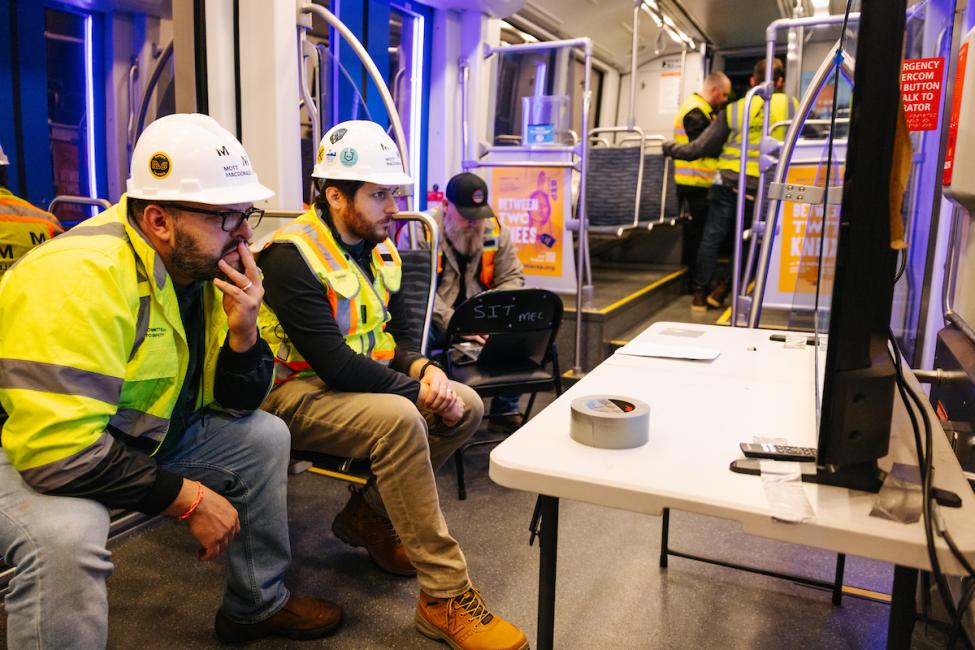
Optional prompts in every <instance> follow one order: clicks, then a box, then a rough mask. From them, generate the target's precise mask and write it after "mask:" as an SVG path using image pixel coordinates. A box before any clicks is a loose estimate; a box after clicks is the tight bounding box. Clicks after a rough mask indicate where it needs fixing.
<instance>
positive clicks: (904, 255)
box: [894, 248, 907, 284]
mask: <svg viewBox="0 0 975 650" xmlns="http://www.w3.org/2000/svg"><path fill="white" fill-rule="evenodd" d="M899 253H900V255H899V257H900V258H901V261H900V265H899V266H900V268H898V269H897V274H896V275H894V284H897V282H898V281H899V280H900V279H901V276H902V275H904V271H905V270H906V269H907V249H906V248H903V249H901V250H900V251H899Z"/></svg>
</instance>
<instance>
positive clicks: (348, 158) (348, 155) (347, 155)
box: [339, 147, 359, 167]
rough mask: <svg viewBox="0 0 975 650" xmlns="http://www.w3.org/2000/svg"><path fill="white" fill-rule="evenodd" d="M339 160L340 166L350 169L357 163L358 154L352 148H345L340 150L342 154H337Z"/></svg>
mask: <svg viewBox="0 0 975 650" xmlns="http://www.w3.org/2000/svg"><path fill="white" fill-rule="evenodd" d="M339 160H341V161H342V164H343V165H345V166H346V167H351V166H352V165H354V164H356V163H357V162H359V153H358V152H357V151H356V150H355V149H353V148H352V147H346V148H345V149H343V150H342V153H340V154H339Z"/></svg>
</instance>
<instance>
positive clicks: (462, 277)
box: [421, 173, 525, 431]
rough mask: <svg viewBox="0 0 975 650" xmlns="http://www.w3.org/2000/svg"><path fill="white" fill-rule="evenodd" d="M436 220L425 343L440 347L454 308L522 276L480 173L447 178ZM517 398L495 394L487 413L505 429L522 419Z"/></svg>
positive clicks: (514, 284)
mask: <svg viewBox="0 0 975 650" xmlns="http://www.w3.org/2000/svg"><path fill="white" fill-rule="evenodd" d="M438 221H439V222H440V223H439V224H438V225H439V226H440V232H441V233H442V237H441V242H440V258H439V259H438V260H437V295H436V297H435V298H434V302H433V318H432V321H433V322H432V323H431V327H430V339H431V341H430V342H431V344H432V345H433V346H435V347H438V348H442V347H443V346H444V345H445V344H446V334H447V325H448V323H450V318H451V317H452V316H453V315H454V309H455V308H456V307H458V306H459V305H460V304H461V303H462V302H464V301H465V300H467V299H468V298H473V297H474V296H476V295H477V294H479V293H482V292H484V291H487V290H489V289H520V288H521V287H523V286H525V276H524V274H523V272H522V271H523V269H522V265H521V261H520V260H519V259H518V249H517V248H516V247H515V245H514V242H513V241H512V240H511V233H510V232H509V231H508V230H507V229H505V228H502V227H501V222H500V221H498V218H497V217H496V216H495V215H494V211H493V210H492V209H491V206H490V205H489V204H488V188H487V184H486V183H485V182H484V181H483V180H482V179H481V177H480V176H477V175H476V174H466V173H465V174H457V175H456V176H454V177H453V178H451V179H450V181H449V182H448V183H447V193H446V196H445V198H444V202H443V218H442V219H438ZM422 245H426V242H425V241H424V242H422V243H421V246H422ZM473 342H474V343H478V344H483V343H484V338H483V337H480V336H477V337H474V341H473ZM518 399H519V396H518V395H499V396H497V397H495V398H494V399H492V400H491V411H490V414H491V415H490V417H491V419H492V421H493V422H494V423H495V424H496V425H498V426H499V427H501V428H503V429H505V430H506V431H513V430H514V429H516V428H518V427H519V426H521V424H522V422H521V419H522V418H521V416H520V415H518Z"/></svg>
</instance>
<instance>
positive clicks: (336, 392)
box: [258, 120, 528, 650]
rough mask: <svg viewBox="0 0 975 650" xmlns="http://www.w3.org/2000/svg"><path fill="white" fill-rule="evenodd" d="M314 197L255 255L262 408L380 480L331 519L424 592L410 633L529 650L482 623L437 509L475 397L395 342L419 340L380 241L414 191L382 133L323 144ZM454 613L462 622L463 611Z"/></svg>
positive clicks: (301, 444)
mask: <svg viewBox="0 0 975 650" xmlns="http://www.w3.org/2000/svg"><path fill="white" fill-rule="evenodd" d="M316 160H317V162H316V164H315V168H314V171H313V172H312V176H313V177H314V179H315V184H316V186H317V189H318V197H317V199H316V200H315V203H314V205H313V206H312V208H311V209H310V210H308V211H307V212H305V213H304V214H302V215H301V216H300V217H298V218H297V219H295V220H294V221H292V222H291V223H289V224H287V225H285V226H283V227H282V228H281V229H280V230H278V231H277V232H276V233H274V235H273V236H272V237H271V239H270V242H269V245H268V246H267V247H266V248H265V249H264V250H263V251H262V252H261V253H260V256H259V259H258V263H259V265H260V267H261V270H262V271H263V273H264V286H265V288H266V294H265V308H264V310H263V311H262V315H261V331H262V333H263V334H264V336H265V337H266V338H267V339H268V342H269V343H270V344H271V348H272V350H274V353H275V366H276V371H275V375H276V379H275V383H276V385H275V387H274V389H273V390H272V391H271V394H270V395H269V396H268V398H267V399H266V400H265V401H264V408H265V409H267V410H268V411H270V412H272V413H274V414H276V415H278V416H279V417H281V418H282V419H283V420H284V421H285V422H287V423H288V426H289V428H290V429H291V435H292V447H293V448H295V449H298V450H302V451H313V452H324V453H328V454H332V455H335V456H341V457H346V458H348V457H351V458H368V459H370V461H371V467H372V471H373V473H374V474H375V477H376V478H375V480H374V481H369V482H368V484H367V485H366V486H364V487H363V488H362V489H361V490H352V493H351V495H350V498H349V501H348V503H346V505H345V507H344V508H343V509H342V511H341V512H340V513H339V514H338V515H337V516H336V517H335V519H334V520H333V522H332V531H333V532H334V533H335V535H336V536H337V537H338V538H339V539H341V540H342V541H344V542H346V543H347V544H349V545H351V546H361V547H365V549H366V550H367V551H368V553H369V556H370V557H371V558H372V560H373V562H375V563H376V565H378V566H379V568H381V569H383V570H384V571H386V572H388V573H393V574H396V575H404V576H413V575H415V576H416V577H417V579H418V580H419V583H420V588H421V591H420V597H419V602H418V604H417V608H416V617H415V625H416V627H417V629H418V630H419V631H420V632H421V633H422V634H424V635H426V636H429V637H432V638H436V639H445V640H447V641H448V643H449V644H450V646H451V647H453V648H463V649H474V648H481V649H484V650H487V649H488V648H493V649H510V650H515V649H518V650H520V649H521V648H527V646H528V641H527V639H526V637H525V635H524V633H522V632H521V630H519V629H518V628H517V627H515V626H514V625H512V624H511V623H509V622H507V621H506V620H504V619H503V618H501V617H500V616H497V615H496V614H493V613H491V611H490V610H489V609H487V607H486V606H485V605H484V603H483V601H482V600H481V597H480V594H479V593H478V591H477V590H476V589H475V588H474V587H473V585H472V584H471V581H470V577H469V576H468V572H467V562H466V560H465V558H464V554H463V553H462V552H461V550H460V546H459V544H458V543H457V541H456V540H455V539H454V538H453V537H451V535H450V533H449V532H448V530H447V524H446V522H445V521H444V516H443V513H442V512H441V510H440V500H439V497H438V495H437V486H436V482H435V480H434V472H435V471H436V470H437V469H438V468H439V467H440V466H441V465H442V464H443V463H444V462H445V461H446V460H447V459H448V458H449V457H450V456H451V455H452V454H453V452H454V451H455V450H456V449H457V448H458V447H459V446H460V445H461V444H463V443H464V441H465V440H467V439H468V438H469V437H470V436H471V435H472V434H473V433H474V431H475V430H476V429H477V428H478V425H479V424H480V422H481V417H482V415H483V409H484V406H483V404H482V403H481V398H480V397H479V396H478V395H477V393H475V392H474V391H473V390H471V389H470V388H468V387H467V386H464V385H463V384H458V383H456V382H453V381H450V380H448V379H447V376H446V374H445V373H444V372H443V370H441V369H440V368H439V367H437V366H436V365H435V364H433V362H432V361H430V360H429V359H426V358H424V357H422V356H420V354H419V353H418V352H417V351H415V350H410V349H408V347H407V346H406V345H401V344H400V341H406V340H415V339H414V338H413V337H411V336H410V334H411V333H412V332H411V330H412V328H413V327H416V326H417V325H419V323H411V322H410V321H409V319H408V317H407V315H406V312H405V305H404V303H403V300H402V297H401V294H400V293H399V290H400V285H401V282H402V265H401V261H400V257H399V254H398V253H397V252H396V247H395V246H394V245H393V242H392V240H391V239H390V238H389V236H388V228H389V226H390V225H391V224H392V221H393V218H394V216H395V214H396V211H397V209H398V208H397V202H396V196H397V193H398V190H399V188H400V187H402V186H405V185H411V184H412V183H413V180H412V179H411V178H410V176H409V175H407V174H406V173H405V172H404V171H403V163H402V161H401V159H400V155H399V151H398V149H397V147H396V145H395V143H394V142H393V141H392V139H391V138H390V137H389V136H388V135H386V131H385V129H384V128H383V127H381V126H379V125H378V124H375V123H373V122H365V121H358V120H356V121H349V122H342V123H340V124H337V125H335V126H333V127H332V128H331V129H330V130H329V131H328V133H326V134H325V136H324V137H323V138H322V141H321V144H320V145H319V148H318V155H317V158H316ZM461 612H463V614H461Z"/></svg>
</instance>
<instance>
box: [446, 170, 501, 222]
mask: <svg viewBox="0 0 975 650" xmlns="http://www.w3.org/2000/svg"><path fill="white" fill-rule="evenodd" d="M446 196H447V200H448V201H450V202H451V203H453V204H454V205H455V206H457V211H458V212H460V214H461V215H462V216H463V217H464V218H465V219H470V220H471V221H475V220H477V219H490V218H491V217H493V216H494V210H492V209H491V206H490V205H488V188H487V183H485V182H484V181H483V180H482V179H481V177H480V176H478V175H476V174H469V173H464V174H457V175H456V176H454V177H453V178H451V179H450V181H449V182H448V183H447V192H446Z"/></svg>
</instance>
